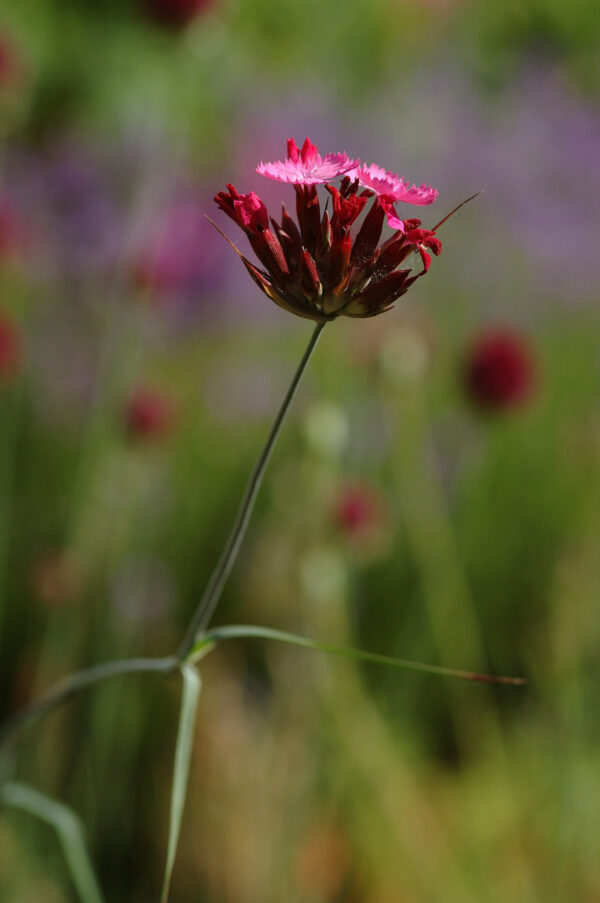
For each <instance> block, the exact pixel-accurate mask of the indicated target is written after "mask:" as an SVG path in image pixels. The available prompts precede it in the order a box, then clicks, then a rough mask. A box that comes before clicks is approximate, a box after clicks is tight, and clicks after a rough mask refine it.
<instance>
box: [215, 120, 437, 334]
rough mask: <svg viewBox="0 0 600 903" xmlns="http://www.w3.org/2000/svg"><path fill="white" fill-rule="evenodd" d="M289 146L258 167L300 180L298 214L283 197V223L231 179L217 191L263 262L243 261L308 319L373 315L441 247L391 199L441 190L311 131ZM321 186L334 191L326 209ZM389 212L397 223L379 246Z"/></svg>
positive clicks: (271, 294) (282, 302)
mask: <svg viewBox="0 0 600 903" xmlns="http://www.w3.org/2000/svg"><path fill="white" fill-rule="evenodd" d="M287 154H288V155H287V158H286V159H285V160H280V161H277V162H275V163H261V164H259V166H258V167H257V172H258V173H259V174H260V175H264V176H267V177H268V178H270V179H275V180H276V181H280V182H287V183H291V184H292V185H293V186H294V190H295V192H296V215H297V222H295V221H294V219H293V218H292V217H291V216H290V214H289V213H288V211H287V210H286V208H285V205H284V206H283V209H282V216H281V221H280V222H277V221H276V220H275V219H274V218H273V217H270V216H269V213H268V211H267V208H266V206H265V205H264V203H263V202H262V200H261V199H260V198H259V197H258V195H257V194H255V193H254V192H253V191H251V192H250V193H249V194H240V193H238V191H237V190H236V189H235V188H234V186H233V185H227V191H221V192H219V193H218V194H217V195H216V197H215V201H216V203H217V205H218V206H219V207H220V208H221V210H223V211H224V212H225V213H226V214H227V215H228V216H229V217H231V219H232V220H233V221H234V222H235V223H236V224H237V225H238V226H239V227H240V228H241V229H243V231H244V232H245V233H246V235H247V237H248V240H249V242H250V245H251V247H252V250H253V251H254V253H255V254H256V256H257V258H258V260H259V262H260V264H261V266H255V265H254V264H253V263H251V262H250V261H249V260H247V259H246V258H245V257H244V256H243V255H241V254H240V257H241V258H242V261H243V263H244V265H245V267H246V269H247V270H248V272H249V273H250V275H251V276H252V278H253V279H254V281H255V282H256V284H257V285H258V286H259V288H260V289H261V290H262V291H263V292H264V293H265V294H266V295H267V297H268V298H270V299H271V300H272V301H274V302H275V303H276V304H278V305H279V306H280V307H282V308H284V309H285V310H288V311H290V312H291V313H294V314H297V315H298V316H300V317H306V318H308V319H310V320H316V321H320V322H323V321H326V320H333V319H335V318H336V317H338V316H341V315H343V316H347V317H373V316H376V315H377V314H380V313H383V312H384V311H386V310H389V309H390V307H391V306H392V305H393V304H394V302H395V301H396V300H397V299H398V298H400V297H401V296H402V295H403V294H404V293H405V292H407V291H408V289H409V288H410V286H411V285H412V284H413V282H415V280H416V279H418V278H419V277H420V276H423V275H424V274H425V273H426V272H427V270H428V269H429V265H430V262H431V258H430V255H429V253H428V250H429V251H431V252H433V254H435V255H436V256H437V255H438V254H439V253H440V251H441V249H442V245H441V242H440V241H439V239H438V238H437V237H436V235H435V229H426V228H423V227H422V225H421V221H420V220H419V219H405V220H400V219H398V217H397V215H396V210H395V207H394V205H395V204H396V203H398V202H403V203H407V204H414V205H424V204H430V203H432V202H433V201H434V200H435V198H436V197H437V192H436V191H435V189H433V188H430V187H429V186H425V185H422V186H421V187H420V188H417V186H415V185H410V184H409V183H408V182H405V181H404V180H403V179H401V178H400V177H399V176H395V175H393V174H391V173H387V172H386V171H385V170H383V169H381V168H380V167H377V166H375V165H374V164H373V165H371V166H368V167H367V166H363V165H361V164H360V161H359V160H352V159H350V157H348V155H347V154H346V153H336V154H326V155H325V156H321V155H320V154H319V152H318V149H317V147H315V145H314V144H311V142H310V141H309V139H308V138H307V139H306V141H305V142H304V144H303V146H302V148H301V149H299V148H298V146H297V145H296V142H295V141H294V140H293V139H289V141H288V143H287ZM337 178H340V179H341V182H340V184H339V186H337V187H336V186H335V185H333V184H332V182H333V180H334V179H337ZM318 184H323V185H324V186H325V189H326V190H327V191H328V192H329V195H330V197H329V199H328V202H327V204H326V206H325V210H324V212H321V206H320V201H319V196H318V194H317V187H316V186H317V185H318ZM361 185H362V190H361ZM371 198H374V200H373V203H372V204H371V206H370V208H369V210H368V211H367V212H366V214H365V216H364V218H363V220H362V223H361V224H360V225H358V224H357V221H358V218H359V217H360V215H361V214H362V213H363V210H364V209H365V207H366V206H367V204H368V202H369V201H370V199H371ZM329 207H331V209H329ZM386 217H387V220H388V223H390V224H391V225H392V228H394V229H395V231H394V234H393V235H392V236H391V237H390V238H389V239H388V240H387V241H384V242H383V244H381V245H380V244H379V242H380V240H381V234H382V229H383V225H384V222H385V219H386ZM234 247H235V246H234ZM236 251H237V248H236ZM415 252H417V253H418V254H419V256H420V258H421V262H422V269H421V270H420V271H418V272H415V271H414V270H413V268H412V256H413V254H414V253H415ZM238 253H239V252H238ZM409 259H410V260H409Z"/></svg>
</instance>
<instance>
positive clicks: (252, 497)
mask: <svg viewBox="0 0 600 903" xmlns="http://www.w3.org/2000/svg"><path fill="white" fill-rule="evenodd" d="M325 322H326V321H325V320H322V321H320V322H319V323H317V324H316V326H315V328H314V330H313V333H312V335H311V337H310V341H309V343H308V345H307V347H306V350H305V352H304V354H303V355H302V359H301V361H300V363H299V364H298V367H297V369H296V372H295V373H294V376H293V379H292V381H291V383H290V385H289V388H288V390H287V392H286V394H285V398H284V399H283V402H282V403H281V407H280V408H279V411H278V413H277V416H276V417H275V421H274V423H273V426H272V427H271V431H270V433H269V435H268V436H267V441H266V442H265V445H264V447H263V449H262V451H261V453H260V457H259V459H258V461H257V462H256V465H255V467H254V470H253V472H252V475H251V477H250V480H249V482H248V486H247V488H246V492H245V494H244V497H243V499H242V502H241V504H240V507H239V510H238V513H237V517H236V519H235V521H234V524H233V527H232V529H231V533H230V534H229V539H228V540H227V543H226V544H225V547H224V549H223V551H222V553H221V557H220V558H219V560H218V562H217V565H216V567H215V569H214V571H213V573H212V576H211V578H210V580H209V582H208V585H207V587H206V589H205V591H204V595H203V596H202V599H201V600H200V603H199V604H198V607H197V608H196V611H195V612H194V615H193V617H192V619H191V621H190V624H189V627H188V629H187V631H186V634H185V637H184V639H183V642H182V643H181V646H180V647H179V650H178V652H177V658H178V659H179V661H185V660H186V658H187V657H188V655H189V652H190V650H191V649H192V647H193V646H194V643H195V642H196V639H197V638H198V636H199V635H200V633H201V632H202V631H203V630H204V628H205V627H206V625H207V624H208V623H209V621H210V619H211V618H212V616H213V613H214V610H215V608H216V607H217V604H218V602H219V599H220V598H221V593H222V592H223V587H224V586H225V582H226V581H227V578H228V577H229V574H230V572H231V569H232V567H233V565H234V563H235V560H236V558H237V556H238V553H239V550H240V546H241V544H242V542H243V539H244V536H245V535H246V529H247V527H248V522H249V520H250V515H251V514H252V509H253V507H254V503H255V501H256V496H257V494H258V490H259V489H260V484H261V482H262V478H263V476H264V473H265V469H266V466H267V464H268V463H269V458H270V457H271V452H272V451H273V446H274V445H275V442H276V440H277V436H278V435H279V431H280V429H281V425H282V423H283V420H284V418H285V415H286V413H287V410H288V408H289V406H290V402H291V400H292V398H293V397H294V393H295V392H296V389H297V388H298V384H299V382H300V380H301V378H302V374H303V373H304V371H305V369H306V365H307V364H308V362H309V360H310V358H311V356H312V353H313V351H314V350H315V347H316V345H317V342H318V340H319V336H320V335H321V332H322V331H323V327H324V326H325Z"/></svg>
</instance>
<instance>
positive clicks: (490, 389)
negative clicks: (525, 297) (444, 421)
mask: <svg viewBox="0 0 600 903" xmlns="http://www.w3.org/2000/svg"><path fill="white" fill-rule="evenodd" d="M463 381H464V386H465V389H466V391H467V394H468V396H469V397H470V399H471V400H472V401H473V402H475V404H476V405H478V406H479V407H480V408H484V409H486V410H489V411H492V410H508V409H509V408H514V407H516V406H518V405H521V404H523V402H525V401H526V400H527V399H528V398H529V397H530V396H531V394H532V391H533V388H534V385H535V362H534V357H533V353H532V350H531V347H530V345H529V343H528V342H527V340H526V339H525V337H524V336H522V335H521V334H520V333H518V332H517V331H516V330H513V329H508V328H496V329H491V330H489V331H488V332H484V333H483V334H482V335H479V336H477V337H476V338H475V339H474V340H473V341H472V343H471V346H470V347H469V349H468V351H467V354H466V358H465V362H464V366H463Z"/></svg>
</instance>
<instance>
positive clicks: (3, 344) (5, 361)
mask: <svg viewBox="0 0 600 903" xmlns="http://www.w3.org/2000/svg"><path fill="white" fill-rule="evenodd" d="M22 347H23V343H22V339H21V334H20V332H19V330H18V327H17V326H16V325H15V324H14V323H13V322H12V320H10V319H9V318H8V317H7V316H6V315H5V314H3V313H0V382H3V381H4V380H6V379H10V377H12V376H13V375H14V374H15V373H16V372H17V371H18V369H19V367H20V365H21V359H22Z"/></svg>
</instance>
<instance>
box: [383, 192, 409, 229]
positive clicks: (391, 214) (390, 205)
mask: <svg viewBox="0 0 600 903" xmlns="http://www.w3.org/2000/svg"><path fill="white" fill-rule="evenodd" d="M381 206H382V207H383V209H384V210H385V215H386V218H387V221H388V226H389V227H390V229H396V230H397V231H398V232H406V226H405V224H404V220H402V219H399V218H398V215H397V214H396V210H395V207H394V202H393V200H392V199H391V198H390V196H389V195H385V194H384V195H382V197H381Z"/></svg>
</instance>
